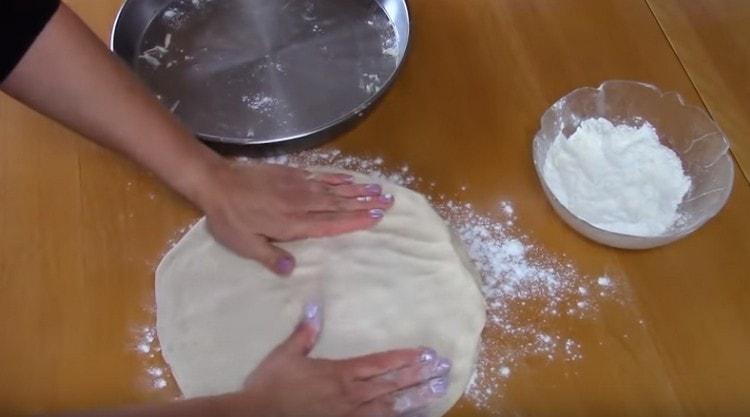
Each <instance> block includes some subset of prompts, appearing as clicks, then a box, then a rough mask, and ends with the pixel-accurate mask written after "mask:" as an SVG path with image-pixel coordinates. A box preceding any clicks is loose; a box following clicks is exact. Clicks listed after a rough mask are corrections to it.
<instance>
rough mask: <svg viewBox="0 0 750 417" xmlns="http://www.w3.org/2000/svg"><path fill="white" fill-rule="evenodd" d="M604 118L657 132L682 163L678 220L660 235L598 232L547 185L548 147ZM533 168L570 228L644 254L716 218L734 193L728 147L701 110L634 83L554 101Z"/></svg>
mask: <svg viewBox="0 0 750 417" xmlns="http://www.w3.org/2000/svg"><path fill="white" fill-rule="evenodd" d="M592 117H603V118H605V119H608V120H610V121H611V122H612V123H614V124H627V125H630V126H640V125H642V124H643V123H644V122H645V121H648V122H649V123H651V124H652V125H653V126H654V128H655V129H656V132H657V134H658V135H659V139H660V141H661V143H662V144H663V145H665V146H667V147H669V148H670V149H672V150H674V151H675V153H677V155H678V156H679V157H680V159H681V160H682V166H683V169H684V170H685V172H686V174H687V175H689V176H690V178H691V180H692V187H691V188H690V190H689V191H688V193H687V195H686V196H685V198H684V199H683V201H682V203H681V204H680V206H679V208H678V210H679V213H680V220H679V221H678V222H677V223H676V224H674V225H673V226H672V227H671V228H670V229H669V230H667V231H666V232H665V233H664V234H662V235H660V236H649V237H644V236H632V235H624V234H620V233H613V232H609V231H607V230H604V229H600V228H598V227H596V226H594V225H592V224H590V223H588V222H587V221H585V220H583V219H581V218H579V217H577V216H576V215H574V214H573V213H571V212H570V211H569V210H568V209H567V208H566V207H565V206H563V205H562V203H560V201H558V200H557V198H555V196H554V194H552V192H551V191H550V189H549V187H548V186H547V184H546V182H545V180H544V176H543V175H542V169H543V167H544V161H545V159H546V157H547V151H548V150H549V148H550V146H551V145H552V142H553V141H554V140H555V138H556V137H557V136H558V134H559V133H562V134H563V135H564V136H565V137H570V135H571V134H573V132H575V131H576V129H577V128H578V126H579V124H580V123H581V122H582V121H583V120H586V119H589V118H592ZM533 153H534V166H535V167H536V172H537V174H538V175H539V180H540V182H541V183H542V188H543V189H544V193H545V194H546V195H547V198H548V199H549V201H550V203H551V204H552V207H553V208H554V209H555V211H556V212H557V213H558V214H559V215H560V216H561V217H562V218H563V220H564V221H565V222H566V223H567V224H568V225H570V226H571V227H572V228H573V229H575V230H576V231H578V232H579V233H581V234H583V235H584V236H586V237H588V238H589V239H592V240H594V241H596V242H599V243H602V244H604V245H608V246H613V247H616V248H623V249H648V248H654V247H657V246H662V245H666V244H668V243H671V242H674V241H675V240H677V239H680V238H682V237H685V236H687V235H688V234H690V233H692V232H694V231H695V230H697V229H698V228H699V227H701V226H702V225H703V224H705V223H706V222H707V221H708V220H710V219H711V218H712V217H714V216H715V215H716V214H717V213H718V212H719V211H720V210H721V208H722V207H724V204H726V202H727V199H728V198H729V194H730V193H731V191H732V183H733V181H734V164H733V160H732V157H731V156H730V154H729V143H728V141H727V139H726V137H725V135H724V134H723V133H722V131H721V129H720V128H719V126H718V125H717V124H716V123H715V122H714V121H713V120H711V118H710V117H709V116H708V115H707V114H706V113H705V112H704V111H703V110H701V109H699V108H697V107H693V106H690V105H686V104H685V102H684V101H683V99H682V97H681V96H680V95H679V94H677V93H673V92H670V93H662V92H661V90H659V89H658V88H657V87H655V86H653V85H649V84H645V83H640V82H635V81H607V82H604V83H602V85H600V86H599V87H598V88H593V87H583V88H579V89H577V90H574V91H573V92H571V93H570V94H568V95H566V96H565V97H563V98H561V99H560V100H558V101H557V102H556V103H555V104H553V105H552V106H551V107H550V108H549V109H547V111H546V112H545V113H544V115H543V116H542V121H541V129H540V130H539V132H537V134H536V136H535V137H534V145H533Z"/></svg>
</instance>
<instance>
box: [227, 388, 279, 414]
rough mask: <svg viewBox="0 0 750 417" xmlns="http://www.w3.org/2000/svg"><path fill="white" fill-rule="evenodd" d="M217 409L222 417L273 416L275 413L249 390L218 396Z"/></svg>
mask: <svg viewBox="0 0 750 417" xmlns="http://www.w3.org/2000/svg"><path fill="white" fill-rule="evenodd" d="M215 410H216V411H217V413H216V415H217V416H220V417H256V416H263V417H273V414H274V413H272V412H271V411H272V410H268V409H267V407H265V406H264V405H263V403H262V401H260V399H259V398H258V397H257V396H256V395H253V394H252V393H250V392H248V391H247V390H244V391H240V392H235V393H232V394H226V395H222V396H221V397H218V398H217V399H216V407H215Z"/></svg>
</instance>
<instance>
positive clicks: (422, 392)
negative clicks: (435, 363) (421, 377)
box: [391, 377, 450, 415]
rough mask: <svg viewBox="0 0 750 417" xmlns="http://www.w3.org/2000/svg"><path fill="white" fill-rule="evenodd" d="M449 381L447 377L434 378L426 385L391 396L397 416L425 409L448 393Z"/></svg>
mask: <svg viewBox="0 0 750 417" xmlns="http://www.w3.org/2000/svg"><path fill="white" fill-rule="evenodd" d="M449 384H450V383H449V381H448V378H446V377H439V378H433V379H431V380H429V381H427V382H425V383H424V384H421V385H418V386H416V387H413V388H408V389H405V390H403V391H399V392H396V393H394V394H392V395H391V397H392V398H393V410H394V411H395V412H396V415H405V414H409V413H412V412H414V411H416V410H419V409H422V408H425V407H426V406H428V405H430V404H431V403H433V402H434V401H435V400H437V399H439V398H442V397H444V396H445V395H446V394H447V393H448V387H449Z"/></svg>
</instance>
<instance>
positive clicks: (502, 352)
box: [136, 150, 627, 416]
mask: <svg viewBox="0 0 750 417" xmlns="http://www.w3.org/2000/svg"><path fill="white" fill-rule="evenodd" d="M238 160H239V161H240V162H246V163H255V162H257V161H255V160H251V159H248V158H244V157H241V158H238ZM263 162H266V163H275V164H281V165H290V166H297V167H308V166H323V167H336V168H342V169H349V170H353V171H357V172H361V173H364V174H368V175H371V176H375V177H379V178H385V179H387V180H389V181H391V182H393V183H396V184H399V185H403V186H407V187H410V188H414V189H419V190H422V191H427V192H429V191H430V190H433V189H434V188H435V186H436V184H435V183H434V182H429V181H425V180H424V179H422V178H419V177H417V176H415V175H414V174H413V173H412V172H411V170H410V168H409V167H408V166H406V165H404V166H401V167H400V168H397V169H394V170H388V169H385V168H384V167H383V165H384V160H383V158H380V157H374V158H362V157H356V156H348V155H345V154H343V153H341V152H340V151H338V150H327V151H326V150H315V151H305V152H301V153H297V154H291V155H285V156H279V157H273V158H266V159H264V160H263ZM467 189H468V187H467V186H462V187H461V189H460V190H459V191H457V192H456V193H455V194H454V195H451V196H446V195H442V194H440V195H437V196H435V197H428V199H429V200H430V201H431V202H432V204H433V205H434V206H435V208H436V209H437V211H438V212H439V213H440V214H441V216H443V218H445V219H446V221H447V222H448V223H449V224H450V225H451V226H452V227H453V229H454V230H455V231H456V233H457V235H458V236H459V237H460V239H461V240H462V241H463V242H464V244H465V246H466V248H467V250H468V252H469V255H470V257H471V258H472V260H473V261H474V263H475V265H476V267H477V270H478V271H479V273H480V275H481V278H482V292H483V294H484V296H485V301H486V304H487V308H488V310H487V317H488V320H487V326H486V328H485V332H484V337H483V341H482V346H481V348H480V356H479V359H478V363H477V369H476V371H475V374H474V376H473V378H472V381H471V383H470V384H469V386H468V387H467V390H466V393H465V395H466V397H465V398H466V399H467V400H468V401H469V404H471V405H472V406H474V407H476V408H477V409H479V410H481V412H482V413H483V414H484V415H492V416H495V415H500V413H501V410H498V409H496V408H495V406H496V404H497V402H496V401H497V400H498V399H502V396H503V393H504V391H505V388H506V386H507V384H508V383H510V382H511V381H512V380H513V376H514V375H515V374H517V373H521V372H523V370H524V368H525V367H526V366H528V365H526V364H527V363H529V362H537V363H538V362H541V363H542V364H544V363H551V362H554V361H563V362H572V361H577V360H580V359H582V358H583V352H584V348H585V346H582V344H581V343H580V342H578V341H577V340H576V339H575V337H574V336H573V335H571V334H567V333H566V332H564V329H562V328H561V327H560V326H559V325H558V324H557V323H558V322H559V320H561V319H567V320H571V319H572V320H581V321H583V320H595V319H596V318H597V313H598V311H599V305H600V303H601V302H602V301H603V300H620V301H622V300H625V299H626V298H627V297H625V296H624V294H623V292H622V291H621V288H620V284H619V282H618V281H617V280H615V279H614V278H611V277H610V276H600V277H590V276H585V275H582V274H579V273H578V271H577V270H576V268H575V267H574V266H573V264H572V263H571V262H569V261H567V260H565V259H564V258H560V257H558V256H555V255H553V254H550V253H548V252H547V251H545V250H544V248H542V247H541V246H539V245H536V244H534V243H532V242H530V240H529V239H528V238H527V237H525V236H524V235H523V234H522V233H520V232H519V231H518V230H516V228H515V223H516V216H517V214H518V210H516V209H515V208H514V207H513V204H512V203H511V202H510V201H498V204H497V206H496V207H495V209H494V210H492V212H490V213H487V214H482V213H478V212H477V211H476V210H475V208H474V207H473V206H472V205H471V204H470V203H466V202H462V201H461V194H462V193H463V192H465V191H467ZM433 194H435V193H433ZM185 230H187V228H185V229H183V231H182V232H181V233H180V234H182V233H184V231H185ZM178 240H179V236H175V238H174V240H173V243H174V242H176V241H178ZM167 250H168V248H167ZM151 328H152V327H151ZM146 329H148V328H146ZM146 335H147V337H146V340H144V339H143V337H141V338H139V340H138V343H137V345H136V346H137V347H136V349H137V350H138V352H139V353H142V354H144V355H152V354H153V352H154V350H156V349H154V348H153V346H151V341H152V338H151V337H150V335H149V334H148V333H146ZM144 342H146V343H144ZM144 344H145V345H147V346H148V347H149V349H144V348H143V345H144ZM157 349H158V348H157ZM147 365H148V366H150V368H149V371H148V376H149V377H150V378H151V379H152V380H153V382H152V384H151V385H152V386H153V387H154V389H157V388H162V387H163V386H165V385H166V384H165V383H164V381H166V380H167V375H166V374H162V373H161V372H158V371H154V370H153V368H154V367H157V368H161V367H159V366H156V365H154V364H151V363H150V362H147ZM542 366H543V365H542ZM157 374H158V375H157Z"/></svg>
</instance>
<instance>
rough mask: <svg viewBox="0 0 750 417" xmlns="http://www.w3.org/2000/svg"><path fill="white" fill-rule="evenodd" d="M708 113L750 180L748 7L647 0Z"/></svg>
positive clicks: (732, 2) (729, 0) (735, 2)
mask: <svg viewBox="0 0 750 417" xmlns="http://www.w3.org/2000/svg"><path fill="white" fill-rule="evenodd" d="M648 3H649V6H650V7H651V9H652V10H653V12H654V15H655V16H656V18H657V19H658V21H659V24H660V25H661V27H662V29H663V30H664V33H665V34H666V35H667V38H668V39H669V41H670V43H671V44H672V47H673V48H674V50H675V52H676V53H677V55H678V57H679V59H680V62H681V63H682V65H683V66H684V67H685V70H686V71H687V73H688V75H689V76H690V79H691V80H692V81H693V84H694V85H695V87H696V88H697V90H698V93H699V94H700V97H701V99H702V100H703V103H704V104H705V106H706V108H707V109H708V111H709V112H710V113H711V115H712V116H713V117H714V119H715V120H716V121H718V122H719V123H720V124H721V126H722V128H723V129H724V131H725V133H726V134H727V136H729V138H730V140H731V142H732V147H733V150H734V154H735V156H736V158H737V161H738V163H739V165H740V167H741V168H742V170H743V172H744V174H745V178H747V179H750V135H748V132H750V82H748V81H747V77H748V74H750V42H748V35H750V33H748V29H747V27H748V24H749V23H750V2H747V1H743V0H722V1H711V0H648Z"/></svg>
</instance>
